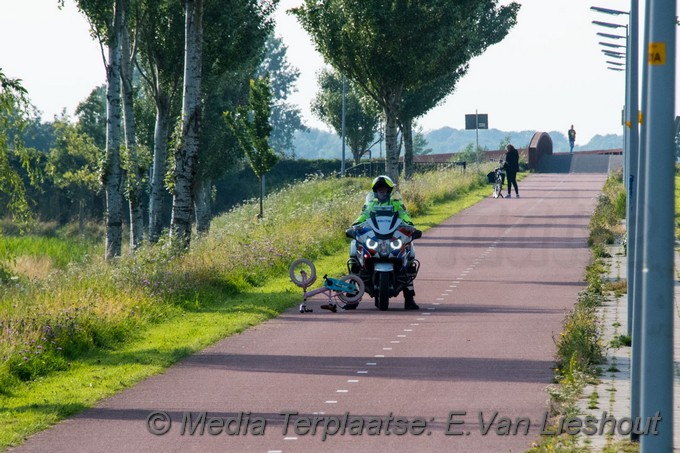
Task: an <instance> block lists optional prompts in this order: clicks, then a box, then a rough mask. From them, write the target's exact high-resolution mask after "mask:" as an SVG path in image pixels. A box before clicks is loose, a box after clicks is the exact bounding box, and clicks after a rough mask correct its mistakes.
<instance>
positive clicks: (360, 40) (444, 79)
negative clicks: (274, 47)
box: [291, 0, 519, 180]
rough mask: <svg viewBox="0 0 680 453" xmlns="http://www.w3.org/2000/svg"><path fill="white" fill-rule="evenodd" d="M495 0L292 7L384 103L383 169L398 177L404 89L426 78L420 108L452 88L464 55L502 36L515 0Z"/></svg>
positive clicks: (349, 0)
mask: <svg viewBox="0 0 680 453" xmlns="http://www.w3.org/2000/svg"><path fill="white" fill-rule="evenodd" d="M497 3H498V2H497V1H496V0H459V1H455V2H452V1H450V0H428V1H419V2H413V1H408V0H391V1H387V2H386V1H384V0H305V2H304V4H303V5H302V6H301V7H299V8H294V9H292V10H291V11H292V13H293V14H295V15H296V17H297V18H298V20H299V21H300V23H301V24H302V26H303V28H304V29H305V30H306V31H307V32H308V33H309V34H310V35H311V36H312V39H313V41H314V43H315V45H316V48H317V50H318V51H319V52H320V53H321V54H322V55H323V57H324V58H325V60H326V61H327V62H328V63H330V64H331V65H332V66H333V67H334V68H336V69H337V70H338V71H339V72H340V73H342V74H344V75H345V76H347V77H348V78H350V79H351V80H352V81H354V82H356V83H357V84H358V85H360V86H361V87H362V88H363V89H364V90H365V91H366V93H367V94H368V95H369V96H371V97H372V98H373V99H374V100H375V101H376V102H377V103H378V104H379V105H380V106H381V108H382V109H383V111H384V114H385V145H386V157H387V159H386V173H387V174H388V175H389V176H390V177H392V178H394V179H395V180H397V179H398V160H399V155H398V152H399V150H398V147H397V125H398V120H399V119H400V115H401V116H405V112H404V111H403V110H402V102H403V100H404V98H405V96H407V95H408V93H410V92H417V91H418V90H422V89H423V87H424V86H427V85H431V89H429V90H427V91H426V94H427V95H428V96H427V97H428V98H429V99H430V100H429V102H426V101H427V99H422V100H423V101H424V105H423V106H422V108H421V109H419V110H424V111H427V110H429V109H430V108H432V107H434V106H435V105H436V103H438V102H439V101H440V100H441V99H443V98H444V97H445V96H446V95H447V94H448V93H451V92H452V91H453V90H454V88H455V82H456V81H457V80H458V79H459V78H460V72H461V71H463V72H464V71H465V70H466V69H467V67H466V65H467V63H468V62H469V60H470V59H471V58H472V57H474V56H475V55H479V54H480V53H482V52H483V51H484V50H485V49H486V48H487V47H488V46H490V45H491V44H494V43H496V42H498V41H500V40H501V39H502V38H503V37H505V36H506V34H507V33H508V31H509V30H510V28H511V27H512V26H514V24H515V22H516V15H517V11H518V10H519V5H518V4H517V3H511V4H509V5H507V6H500V7H499V6H498V5H497ZM421 114H422V113H421ZM415 116H417V115H413V116H411V118H413V117H415Z"/></svg>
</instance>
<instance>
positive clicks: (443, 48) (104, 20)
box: [60, 0, 519, 259]
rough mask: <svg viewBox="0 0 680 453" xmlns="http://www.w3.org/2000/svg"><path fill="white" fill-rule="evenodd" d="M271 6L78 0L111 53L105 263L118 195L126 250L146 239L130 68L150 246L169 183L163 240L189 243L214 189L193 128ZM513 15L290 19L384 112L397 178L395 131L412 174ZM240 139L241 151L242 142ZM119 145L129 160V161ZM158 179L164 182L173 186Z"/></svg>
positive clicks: (455, 11)
mask: <svg viewBox="0 0 680 453" xmlns="http://www.w3.org/2000/svg"><path fill="white" fill-rule="evenodd" d="M60 1H61V2H63V0H60ZM277 3H278V0H231V1H224V0H76V4H77V6H78V8H79V10H80V11H81V12H82V13H84V15H85V16H86V17H87V19H88V20H89V22H90V25H91V30H92V33H93V35H94V36H95V37H96V38H97V39H99V41H100V42H101V43H102V49H106V50H107V52H108V54H107V53H106V52H104V51H103V52H102V56H103V59H104V63H105V67H106V75H107V92H106V100H107V120H106V121H107V126H106V153H105V156H106V157H105V163H104V165H103V169H102V182H103V183H104V188H105V197H106V257H107V259H110V258H113V257H115V256H118V255H120V254H121V249H122V225H123V218H122V217H123V212H124V211H125V210H124V209H123V203H124V200H125V199H127V201H128V203H129V212H130V245H131V249H132V250H134V249H135V248H136V247H138V246H139V244H141V241H142V229H143V219H142V212H143V211H142V207H141V206H140V200H141V198H142V197H141V190H142V187H141V186H142V184H141V180H142V178H141V174H140V170H139V165H138V159H137V149H136V148H137V145H136V142H135V135H136V131H135V118H134V108H133V107H134V106H133V98H134V96H133V84H132V77H133V66H136V67H137V69H138V70H139V72H140V73H141V75H142V77H143V79H144V80H145V82H146V83H147V84H148V88H149V90H148V92H149V93H151V96H152V97H153V101H154V103H155V105H156V123H155V130H154V143H153V164H152V168H153V171H152V174H151V184H150V202H149V240H150V241H151V242H155V241H157V240H158V238H159V236H160V233H161V231H160V230H161V219H160V217H161V215H160V214H161V206H160V203H161V200H162V193H163V190H165V187H169V188H170V190H171V192H172V194H173V201H172V203H173V205H172V220H171V227H170V235H171V238H172V240H173V242H176V243H178V244H179V245H180V246H182V247H188V246H189V244H190V239H191V227H192V217H193V216H194V215H195V218H196V222H197V229H198V230H199V231H201V229H202V228H204V227H202V226H201V225H200V224H201V223H202V222H203V223H205V220H204V221H201V219H202V217H203V216H202V215H201V206H202V205H203V203H201V199H202V197H208V196H209V192H210V180H209V178H196V174H197V162H198V159H199V155H201V153H200V152H199V150H200V149H201V148H202V147H203V146H205V143H206V142H207V141H209V140H210V138H208V137H206V136H204V131H202V130H201V123H202V119H203V116H204V115H205V114H206V113H207V112H205V111H204V109H205V106H206V105H207V104H206V101H205V100H206V97H207V96H209V95H214V94H215V93H219V90H216V87H217V86H218V85H219V84H220V83H224V80H225V74H228V73H229V72H234V71H235V69H234V68H235V67H238V65H235V64H234V61H249V60H252V59H253V58H257V57H256V54H258V52H262V49H263V47H264V42H265V40H266V38H267V36H268V35H269V34H270V33H271V31H272V29H273V22H272V19H271V14H272V13H273V11H274V9H275V8H276V6H277ZM518 10H519V5H518V4H517V3H510V4H509V5H507V6H498V2H497V1H496V0H454V1H452V0H304V1H303V4H302V6H299V7H297V8H293V9H291V10H290V13H292V14H294V15H295V16H296V17H297V19H298V20H299V22H300V23H301V24H302V26H303V28H304V29H305V30H306V31H307V32H308V33H309V35H310V36H311V37H312V40H313V41H314V43H315V45H316V48H317V50H318V51H319V52H320V53H321V55H322V56H323V57H324V59H325V61H326V62H327V63H328V64H330V66H332V67H333V69H334V70H335V71H337V72H338V73H340V74H342V75H343V76H344V77H346V78H347V79H348V80H349V82H350V83H351V84H353V85H354V86H358V87H360V89H361V91H362V92H363V93H364V94H365V95H366V96H368V97H369V98H370V99H371V100H372V101H373V102H374V103H376V104H377V105H378V106H379V108H380V110H382V114H383V120H384V127H385V131H384V136H385V147H386V151H385V155H386V168H385V172H386V174H387V175H389V176H390V177H392V178H393V179H394V180H395V181H398V178H399V174H398V171H399V146H398V143H397V132H398V130H401V132H402V135H403V140H404V145H405V161H406V162H405V163H406V165H405V168H406V169H407V175H406V176H407V177H408V176H409V175H408V169H409V168H411V165H410V164H411V160H412V156H413V138H412V125H413V123H414V121H415V120H416V119H417V118H418V117H420V116H422V115H424V114H425V113H426V112H427V111H429V110H430V109H432V108H433V107H435V106H436V105H437V104H438V103H440V102H441V101H442V100H443V99H444V98H445V97H446V96H447V95H448V94H450V93H451V92H452V91H453V90H454V89H455V85H456V83H457V82H458V80H459V79H460V78H461V77H462V76H463V75H464V74H465V73H466V72H467V69H468V65H469V61H470V60H471V59H472V58H473V57H474V56H476V55H479V54H481V53H482V52H483V51H484V50H485V49H486V48H488V47H489V46H490V45H492V44H494V43H497V42H499V41H501V40H502V39H503V38H504V37H505V36H506V35H507V33H508V32H509V30H510V29H511V28H512V27H513V26H514V25H515V23H516V20H517V12H518ZM204 23H205V24H206V26H205V27H204ZM180 68H183V71H181V70H179V69H180ZM180 90H181V94H180ZM180 97H181V121H179V124H178V127H177V128H176V130H175V132H174V135H173V138H174V142H175V145H174V147H173V151H174V156H172V157H173V158H171V159H168V158H167V157H168V149H169V143H168V142H169V138H170V137H171V134H170V132H171V131H170V130H169V128H170V127H171V124H172V117H171V115H172V112H173V105H176V104H177V103H178V102H180V101H179V98H180ZM222 113H223V112H217V114H218V115H221V114H222ZM237 114H238V111H237ZM241 116H242V117H243V116H245V115H244V114H243V115H241ZM227 120H228V118H227ZM227 123H228V124H229V123H230V121H229V120H228V121H227ZM230 125H231V126H233V123H231V124H230ZM260 128H261V127H260ZM236 135H237V137H238V138H239V142H240V143H241V145H242V146H244V140H243V137H244V135H243V134H241V136H239V134H236ZM248 143H249V145H246V148H247V147H248V146H253V141H252V140H251V141H249V142H248ZM123 145H124V146H123ZM255 147H257V144H255ZM265 148H266V147H265ZM121 149H124V150H125V152H126V153H127V156H126V159H125V161H126V163H125V165H122V159H121ZM245 151H246V154H248V152H249V151H252V150H248V149H246V150H245ZM249 157H250V156H249ZM265 157H266V156H265ZM201 158H203V157H202V156H201ZM252 160H253V159H252V158H251V161H252ZM168 161H169V162H170V163H171V165H174V168H172V171H171V172H168V171H167V168H166V162H168ZM252 163H253V162H251V164H252ZM123 167H125V168H123ZM166 174H170V175H171V177H170V178H169V179H170V180H168V178H166ZM208 217H209V216H208ZM207 222H209V218H208V219H207Z"/></svg>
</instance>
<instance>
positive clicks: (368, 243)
mask: <svg viewBox="0 0 680 453" xmlns="http://www.w3.org/2000/svg"><path fill="white" fill-rule="evenodd" d="M366 247H368V248H369V249H371V250H375V249H377V248H378V241H376V240H374V239H370V238H369V239H366Z"/></svg>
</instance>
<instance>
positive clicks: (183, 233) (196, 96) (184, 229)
mask: <svg viewBox="0 0 680 453" xmlns="http://www.w3.org/2000/svg"><path fill="white" fill-rule="evenodd" d="M184 5H185V14H186V31H185V50H184V94H183V99H182V143H181V145H180V148H179V150H178V151H177V153H176V155H175V184H174V195H173V200H172V222H171V226H170V234H171V237H172V240H173V242H176V243H177V244H179V245H180V246H182V247H184V248H188V247H189V245H190V242H191V210H192V204H193V203H192V202H193V200H192V194H193V190H192V189H193V184H194V179H195V176H196V160H197V156H198V144H199V130H200V123H201V51H202V49H201V44H202V42H201V41H202V35H203V23H202V19H203V18H202V16H203V0H185V2H184Z"/></svg>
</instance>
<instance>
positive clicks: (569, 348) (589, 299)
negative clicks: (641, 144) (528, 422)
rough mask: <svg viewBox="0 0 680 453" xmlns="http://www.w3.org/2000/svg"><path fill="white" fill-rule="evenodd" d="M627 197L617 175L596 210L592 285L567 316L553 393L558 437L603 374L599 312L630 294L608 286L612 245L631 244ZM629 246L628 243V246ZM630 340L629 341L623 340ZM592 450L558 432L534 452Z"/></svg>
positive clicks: (619, 447) (628, 448)
mask: <svg viewBox="0 0 680 453" xmlns="http://www.w3.org/2000/svg"><path fill="white" fill-rule="evenodd" d="M625 206H626V192H625V188H624V186H623V182H622V173H621V172H618V173H613V174H611V175H610V176H609V177H608V178H607V181H606V182H605V185H604V187H603V191H602V195H600V197H598V200H597V204H596V206H595V210H594V212H593V214H592V216H591V219H590V225H589V238H588V244H589V245H590V247H591V251H592V259H591V262H590V264H589V265H588V266H587V267H586V271H585V280H586V282H587V283H588V286H587V287H586V289H585V290H583V291H582V292H581V293H580V294H579V296H578V300H577V301H576V303H575V305H574V308H573V310H571V311H570V312H569V313H568V314H567V316H566V317H565V320H564V323H563V326H564V328H563V330H562V332H560V335H559V337H558V338H556V339H555V343H556V347H557V348H556V356H555V361H556V369H555V382H556V384H555V385H551V386H549V387H548V388H547V391H548V393H549V395H550V414H551V417H552V423H553V424H552V426H551V428H550V429H549V430H551V431H552V432H554V433H556V432H557V429H558V426H557V424H558V423H559V420H564V419H567V418H569V417H577V416H579V415H580V409H579V408H578V407H577V401H578V400H579V398H581V396H582V395H583V390H584V388H585V387H586V385H587V384H589V383H594V382H597V380H598V379H599V376H600V374H601V370H600V368H599V367H598V365H600V364H601V363H602V362H603V359H604V355H605V348H606V347H607V345H605V344H604V340H603V339H602V337H601V334H602V326H600V321H599V315H598V308H599V307H600V306H601V305H602V302H603V301H604V298H605V294H606V293H607V292H610V291H611V292H614V293H615V294H616V293H620V292H621V291H624V292H625V282H617V283H616V284H615V285H613V284H605V283H603V274H604V273H605V271H606V262H605V259H606V258H607V257H608V255H607V253H606V245H608V244H613V243H614V241H615V240H617V239H618V240H621V241H625V231H624V230H623V229H622V228H621V226H620V225H621V220H622V219H623V218H624V217H625ZM624 245H625V242H624ZM620 340H621V341H624V340H623V339H620ZM596 400H597V395H596V394H591V395H590V404H596ZM637 449H638V446H637V445H634V444H631V443H630V442H628V441H621V442H618V443H613V442H611V441H609V442H608V444H607V445H606V447H605V449H604V452H610V451H611V452H614V451H624V452H632V451H638V450H637ZM589 451H590V448H589V446H587V445H582V444H581V442H580V438H579V437H578V436H575V435H569V434H565V433H557V435H555V436H542V437H541V439H540V440H539V442H537V443H536V444H535V445H534V447H533V448H531V449H530V450H528V452H529V453H544V452H561V453H581V452H584V453H585V452H589Z"/></svg>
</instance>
